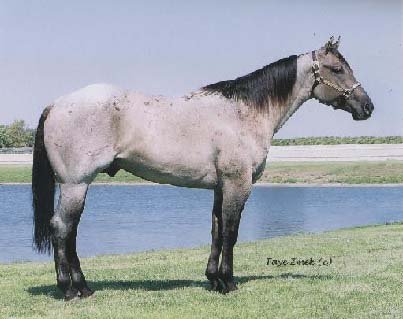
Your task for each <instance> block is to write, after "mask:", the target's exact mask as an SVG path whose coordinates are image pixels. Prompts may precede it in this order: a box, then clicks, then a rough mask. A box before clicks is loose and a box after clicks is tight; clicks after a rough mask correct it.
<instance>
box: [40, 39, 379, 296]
mask: <svg viewBox="0 0 403 319" xmlns="http://www.w3.org/2000/svg"><path fill="white" fill-rule="evenodd" d="M339 43H340V38H339V39H338V40H337V41H335V40H334V38H333V37H332V38H330V40H329V41H327V42H326V44H325V45H324V46H322V47H320V48H319V49H317V50H314V51H311V52H308V53H305V54H300V55H298V56H297V55H292V56H289V57H288V58H283V59H281V60H279V61H277V62H274V63H271V64H269V65H266V66H264V67H263V68H261V69H259V70H256V71H254V72H252V73H250V74H247V75H245V76H241V77H238V78H236V79H234V80H228V81H221V82H218V83H214V84H209V85H206V86H204V87H202V88H200V89H198V90H196V91H193V92H191V93H190V94H188V95H186V96H183V97H172V98H171V97H166V96H148V95H144V94H142V93H138V92H132V91H127V90H122V89H120V88H118V87H115V86H113V85H108V84H94V85H90V86H87V87H85V88H82V89H80V90H78V91H75V92H73V93H71V94H68V95H65V96H62V97H60V98H58V99H56V100H55V101H54V102H53V103H51V104H50V105H49V106H47V107H46V108H45V109H44V111H43V113H42V115H41V117H40V119H39V124H38V128H37V131H36V136H35V146H34V151H33V167H32V193H33V196H32V198H33V200H32V202H33V211H34V218H33V220H34V231H33V242H34V247H35V248H36V250H37V251H38V252H40V253H49V254H50V253H51V250H52V247H53V253H54V262H55V269H56V279H57V287H58V288H59V289H60V290H61V291H62V292H63V294H64V298H65V300H70V299H73V298H75V297H88V296H91V295H92V294H93V291H92V290H91V289H90V288H89V287H88V284H87V282H86V279H85V276H84V274H83V271H82V269H81V266H80V260H79V257H78V255H77V251H76V236H77V227H78V224H79V221H80V217H81V214H82V212H83V209H84V203H85V197H86V194H87V190H88V187H89V185H90V184H91V182H92V181H93V180H94V179H95V177H96V176H97V174H98V173H100V172H105V173H107V174H109V175H110V176H114V175H115V174H116V173H117V171H118V170H120V169H123V170H125V171H127V172H130V173H132V174H134V175H136V176H139V177H141V178H143V179H145V180H148V181H152V182H155V183H160V184H171V185H175V186H181V187H191V188H203V189H210V190H213V191H214V204H213V209H212V215H211V218H212V229H211V253H210V256H209V258H208V262H207V268H206V272H205V275H206V277H207V279H208V280H209V282H210V285H211V290H212V291H217V292H221V293H228V292H231V291H234V290H236V289H237V285H236V282H235V281H234V275H233V248H234V245H235V244H236V242H237V237H238V228H239V223H240V219H241V213H242V210H243V208H244V205H245V202H246V201H247V199H248V197H249V195H250V193H251V189H252V185H253V184H254V183H255V182H256V181H257V180H258V179H259V178H260V177H261V175H262V173H263V171H264V169H265V166H266V158H267V155H268V151H269V147H270V144H271V141H272V138H273V135H274V134H275V133H276V132H277V131H278V130H279V129H280V128H281V127H282V126H283V124H284V123H285V122H286V121H287V120H288V119H289V118H290V117H291V116H292V114H294V112H295V111H296V110H298V108H299V107H300V106H301V105H302V104H303V103H304V102H305V101H307V100H309V99H312V98H313V99H317V100H318V101H319V102H321V103H322V104H326V105H330V106H333V108H334V109H341V110H344V111H346V112H349V113H351V114H352V117H353V119H354V120H365V119H368V118H369V117H370V116H371V113H372V111H373V109H374V105H373V103H372V102H371V99H370V97H369V96H368V94H367V93H366V91H365V90H364V89H363V88H362V86H361V85H360V84H359V82H357V81H356V79H355V77H354V75H353V70H352V69H351V67H350V65H349V64H348V62H347V61H346V60H345V59H344V57H343V56H342V54H341V53H340V51H339V50H338V47H339ZM56 184H58V186H59V191H60V194H59V198H58V202H57V206H56V208H55V207H54V196H55V187H56ZM220 257H221V263H220V265H219V261H220Z"/></svg>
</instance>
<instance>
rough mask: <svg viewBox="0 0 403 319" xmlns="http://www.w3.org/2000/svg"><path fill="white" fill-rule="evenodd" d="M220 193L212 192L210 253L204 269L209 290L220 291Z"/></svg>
mask: <svg viewBox="0 0 403 319" xmlns="http://www.w3.org/2000/svg"><path fill="white" fill-rule="evenodd" d="M221 213H222V192H221V189H215V190H214V206H213V212H212V216H211V217H212V225H211V253H210V257H209V259H208V263H207V268H206V277H207V279H208V280H209V281H210V283H211V290H213V291H218V290H220V289H221V287H220V282H219V280H218V263H219V258H220V254H221V248H222V219H221Z"/></svg>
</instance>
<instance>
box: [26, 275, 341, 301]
mask: <svg viewBox="0 0 403 319" xmlns="http://www.w3.org/2000/svg"><path fill="white" fill-rule="evenodd" d="M332 278H333V277H332V276H322V275H304V274H294V273H283V274H280V275H276V276H271V275H261V276H239V277H235V281H236V282H237V283H239V284H244V283H247V282H249V281H255V280H267V279H310V280H329V279H332ZM88 285H89V287H90V288H91V289H93V290H95V291H102V290H122V291H123V290H131V289H134V290H145V291H161V290H172V289H177V288H186V287H202V288H205V289H206V290H208V289H209V288H210V284H209V282H208V281H207V280H175V279H169V280H132V281H126V280H113V281H112V280H103V281H93V282H91V281H89V282H88ZM27 291H28V293H30V294H31V295H36V296H37V295H45V296H49V297H53V298H55V299H62V298H63V294H62V293H61V292H60V291H59V290H58V289H57V287H56V283H55V285H44V286H37V287H29V288H28V289H27Z"/></svg>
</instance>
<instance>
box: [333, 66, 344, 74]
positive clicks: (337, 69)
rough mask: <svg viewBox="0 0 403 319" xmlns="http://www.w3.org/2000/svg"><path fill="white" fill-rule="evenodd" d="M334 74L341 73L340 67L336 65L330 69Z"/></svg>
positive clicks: (341, 68)
mask: <svg viewBox="0 0 403 319" xmlns="http://www.w3.org/2000/svg"><path fill="white" fill-rule="evenodd" d="M331 70H332V71H333V72H334V73H343V67H342V66H341V65H336V66H333V67H332V68H331Z"/></svg>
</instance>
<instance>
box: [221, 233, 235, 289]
mask: <svg viewBox="0 0 403 319" xmlns="http://www.w3.org/2000/svg"><path fill="white" fill-rule="evenodd" d="M237 237H238V231H237V230H236V231H235V230H232V231H230V232H225V231H224V236H223V250H222V259H221V265H220V270H219V277H220V279H221V280H222V281H223V282H224V284H225V288H224V289H223V291H222V292H224V293H227V292H230V291H233V290H236V289H237V287H236V284H235V282H234V271H233V269H234V268H233V266H234V245H235V243H236V240H237Z"/></svg>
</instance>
